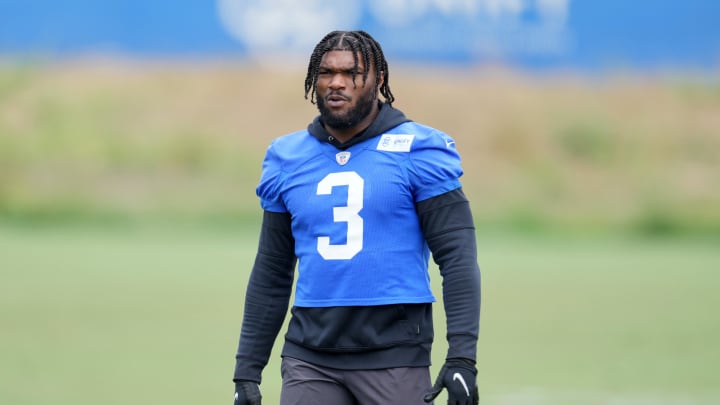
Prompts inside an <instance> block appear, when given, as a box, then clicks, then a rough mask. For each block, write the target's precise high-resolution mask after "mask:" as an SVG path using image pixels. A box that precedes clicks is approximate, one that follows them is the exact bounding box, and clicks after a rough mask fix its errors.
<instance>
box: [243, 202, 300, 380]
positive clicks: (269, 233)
mask: <svg viewBox="0 0 720 405" xmlns="http://www.w3.org/2000/svg"><path fill="white" fill-rule="evenodd" d="M294 249H295V240H294V238H293V236H292V230H291V227H290V214H287V213H276V212H270V211H265V212H264V213H263V222H262V228H261V231H260V242H259V245H258V251H257V255H256V257H255V264H254V265H253V269H252V273H251V274H250V281H249V282H248V286H247V293H246V295H245V312H244V316H243V323H242V330H241V332H240V342H239V343H238V351H237V355H236V356H235V357H236V360H237V361H236V365H235V374H234V376H233V380H234V381H235V382H238V381H254V382H257V383H260V379H261V374H262V370H263V368H264V367H265V365H266V364H267V362H268V359H269V357H270V352H271V351H272V346H273V343H274V342H275V338H276V337H277V335H278V333H279V332H280V328H281V327H282V323H283V321H284V319H285V315H286V313H287V309H288V303H289V300H290V293H291V291H292V284H293V277H294V271H295V263H296V261H297V259H296V257H295V250H294Z"/></svg>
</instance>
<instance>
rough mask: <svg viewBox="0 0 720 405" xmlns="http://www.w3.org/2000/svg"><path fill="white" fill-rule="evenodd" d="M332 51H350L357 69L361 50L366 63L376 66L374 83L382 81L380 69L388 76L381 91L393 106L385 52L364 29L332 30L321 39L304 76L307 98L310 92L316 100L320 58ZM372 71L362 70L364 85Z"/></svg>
mask: <svg viewBox="0 0 720 405" xmlns="http://www.w3.org/2000/svg"><path fill="white" fill-rule="evenodd" d="M329 51H351V52H352V54H353V58H354V59H355V71H357V68H358V62H359V59H358V54H360V56H361V57H362V61H363V64H364V65H365V66H366V67H369V66H373V67H374V68H375V73H376V74H375V87H377V85H378V84H379V83H380V72H383V73H384V76H385V80H384V81H383V84H382V86H381V87H380V94H382V96H383V97H384V98H385V103H387V104H388V105H390V106H392V103H393V101H395V96H393V94H392V92H391V91H390V85H389V84H388V83H389V76H390V72H388V64H387V61H386V60H385V55H384V54H383V51H382V48H381V47H380V44H379V43H378V42H377V41H376V40H375V39H374V38H373V37H371V36H370V34H368V33H367V32H365V31H333V32H331V33H329V34H327V35H326V36H325V37H324V38H323V39H322V40H320V42H319V43H318V44H317V45H316V46H315V49H314V50H313V53H312V55H311V56H310V63H309V64H308V71H307V76H305V99H307V98H308V94H310V102H311V103H313V104H315V90H316V86H317V79H318V69H319V67H320V61H321V60H322V57H323V56H324V55H325V54H326V53H327V52H329ZM371 64H372V65H371ZM369 71H370V69H365V70H364V71H363V72H362V78H363V86H364V85H365V83H366V81H367V77H368V72H369ZM356 76H357V74H356V73H353V83H354V82H355V78H356Z"/></svg>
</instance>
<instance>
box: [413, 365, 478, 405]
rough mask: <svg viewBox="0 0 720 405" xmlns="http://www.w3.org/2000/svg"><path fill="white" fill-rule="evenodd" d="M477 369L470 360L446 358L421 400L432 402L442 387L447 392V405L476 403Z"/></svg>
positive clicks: (475, 404)
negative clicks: (432, 383) (430, 387)
mask: <svg viewBox="0 0 720 405" xmlns="http://www.w3.org/2000/svg"><path fill="white" fill-rule="evenodd" d="M476 376H477V370H476V369H475V364H474V362H473V361H472V360H467V359H447V360H446V361H445V364H443V366H442V368H441V369H440V373H439V374H438V376H437V379H436V380H435V385H433V387H432V390H431V391H430V392H428V393H427V394H425V397H424V398H423V400H424V401H425V402H432V401H433V400H434V399H435V398H436V397H437V396H438V395H439V394H440V391H442V390H443V388H445V389H447V392H448V402H447V403H448V405H478V403H479V402H480V400H479V395H478V388H477V383H476Z"/></svg>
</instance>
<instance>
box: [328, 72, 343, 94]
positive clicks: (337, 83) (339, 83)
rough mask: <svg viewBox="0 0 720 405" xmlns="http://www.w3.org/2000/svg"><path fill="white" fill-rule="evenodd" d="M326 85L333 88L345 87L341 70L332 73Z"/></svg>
mask: <svg viewBox="0 0 720 405" xmlns="http://www.w3.org/2000/svg"><path fill="white" fill-rule="evenodd" d="M328 87H329V88H331V89H333V90H337V89H342V88H345V75H344V74H343V73H341V72H338V73H334V74H332V75H331V76H330V82H329V83H328Z"/></svg>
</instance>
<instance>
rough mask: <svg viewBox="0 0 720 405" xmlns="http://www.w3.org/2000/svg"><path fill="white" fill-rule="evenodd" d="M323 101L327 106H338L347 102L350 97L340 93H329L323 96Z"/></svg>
mask: <svg viewBox="0 0 720 405" xmlns="http://www.w3.org/2000/svg"><path fill="white" fill-rule="evenodd" d="M325 101H326V104H327V106H328V107H333V108H338V107H342V106H343V105H344V104H346V103H349V102H350V99H349V98H347V97H345V96H343V95H341V94H330V95H329V96H327V97H325Z"/></svg>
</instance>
